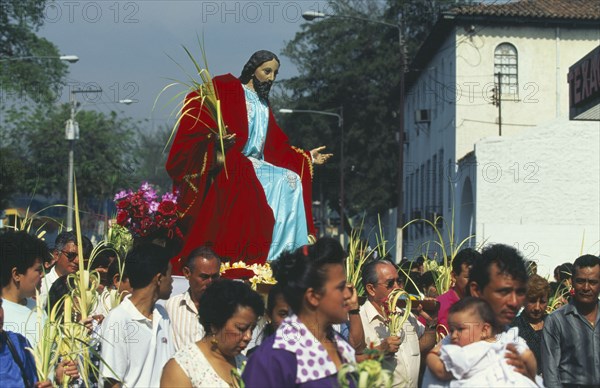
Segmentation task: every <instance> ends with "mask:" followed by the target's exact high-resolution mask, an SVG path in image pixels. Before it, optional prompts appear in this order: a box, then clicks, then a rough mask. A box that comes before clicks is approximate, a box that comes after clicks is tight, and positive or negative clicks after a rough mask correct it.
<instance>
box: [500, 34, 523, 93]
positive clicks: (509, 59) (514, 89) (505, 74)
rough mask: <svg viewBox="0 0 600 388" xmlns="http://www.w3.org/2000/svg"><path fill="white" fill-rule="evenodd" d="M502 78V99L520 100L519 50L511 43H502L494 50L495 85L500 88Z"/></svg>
mask: <svg viewBox="0 0 600 388" xmlns="http://www.w3.org/2000/svg"><path fill="white" fill-rule="evenodd" d="M499 73H500V74H501V76H500V82H501V90H502V98H504V99H510V98H518V96H519V74H518V58H517V49H516V48H515V46H513V45H512V44H510V43H501V44H499V45H498V46H497V47H496V50H494V83H495V85H496V88H497V87H498V74H499Z"/></svg>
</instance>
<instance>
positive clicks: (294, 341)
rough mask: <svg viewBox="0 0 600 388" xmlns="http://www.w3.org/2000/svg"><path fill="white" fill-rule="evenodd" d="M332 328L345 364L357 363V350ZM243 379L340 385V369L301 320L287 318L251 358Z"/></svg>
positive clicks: (281, 384) (249, 384) (260, 382)
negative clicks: (355, 353)
mask: <svg viewBox="0 0 600 388" xmlns="http://www.w3.org/2000/svg"><path fill="white" fill-rule="evenodd" d="M330 330H331V335H328V338H332V340H333V341H334V342H335V344H336V347H337V350H338V354H339V355H340V359H341V360H342V362H343V363H349V362H354V361H355V357H354V349H352V347H351V346H350V344H349V343H348V342H346V340H344V339H343V338H342V336H341V335H340V334H339V333H337V332H335V331H334V330H333V329H330ZM242 379H243V380H244V383H245V385H246V387H247V388H252V387H261V388H262V387H303V388H304V387H307V388H308V387H337V386H338V383H337V368H336V367H335V364H334V363H333V361H332V360H331V358H330V357H329V355H328V354H327V351H326V350H325V348H324V347H323V345H321V343H319V341H317V339H316V338H315V337H314V336H313V335H312V333H311V332H310V331H309V330H308V329H307V328H306V326H305V325H304V324H303V323H302V322H300V321H299V320H298V317H297V316H296V315H291V316H289V317H288V318H286V319H285V320H284V321H283V323H282V324H281V326H280V327H279V329H277V331H276V332H275V334H274V335H273V336H271V337H269V338H267V339H265V341H264V342H263V343H262V344H261V345H260V347H259V348H258V349H257V350H256V351H255V352H254V353H252V356H251V357H250V358H249V359H248V363H247V364H246V367H245V368H244V373H243V374H242Z"/></svg>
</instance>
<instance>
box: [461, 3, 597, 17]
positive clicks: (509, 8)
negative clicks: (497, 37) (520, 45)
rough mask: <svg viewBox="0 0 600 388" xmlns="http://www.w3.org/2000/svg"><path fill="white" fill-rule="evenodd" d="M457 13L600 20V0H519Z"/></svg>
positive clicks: (468, 6) (483, 5)
mask: <svg viewBox="0 0 600 388" xmlns="http://www.w3.org/2000/svg"><path fill="white" fill-rule="evenodd" d="M451 13H453V14H455V15H464V16H467V15H468V16H504V17H521V18H522V17H526V18H546V19H581V20H583V19H585V20H600V0H517V1H511V2H510V3H504V4H477V5H467V6H463V7H458V8H455V9H454V10H452V11H451Z"/></svg>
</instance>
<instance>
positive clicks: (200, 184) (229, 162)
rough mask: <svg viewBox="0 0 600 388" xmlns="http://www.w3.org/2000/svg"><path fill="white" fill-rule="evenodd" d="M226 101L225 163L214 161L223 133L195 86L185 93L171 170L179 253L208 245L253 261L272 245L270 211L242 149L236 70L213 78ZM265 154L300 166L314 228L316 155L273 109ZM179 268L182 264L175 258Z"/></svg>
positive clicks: (242, 109) (244, 136) (244, 127)
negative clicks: (228, 136)
mask: <svg viewBox="0 0 600 388" xmlns="http://www.w3.org/2000/svg"><path fill="white" fill-rule="evenodd" d="M213 84H214V86H215V89H216V91H217V95H218V98H219V99H220V100H221V110H222V115H223V121H224V122H225V125H227V132H228V133H235V134H236V137H235V143H234V144H233V145H232V146H231V147H230V148H229V149H228V150H227V151H226V153H225V161H226V166H227V175H226V174H225V169H224V167H220V168H219V167H218V166H217V165H216V150H217V149H218V147H220V145H219V142H218V136H216V135H215V134H214V133H212V132H211V131H210V130H209V128H217V125H216V123H215V122H214V121H213V120H211V119H210V116H209V115H208V114H207V113H206V112H205V111H203V110H202V109H201V105H200V101H198V99H193V97H195V96H197V94H196V93H195V92H193V93H190V94H189V95H188V96H187V97H186V103H185V105H184V109H183V111H185V112H187V113H186V114H185V115H184V117H183V118H182V119H181V121H180V124H179V128H178V129H177V134H176V135H175V140H174V142H173V146H172V147H171V151H170V153H169V159H168V160H167V165H166V168H167V171H168V173H169V175H170V176H171V178H172V179H173V186H174V188H175V189H177V190H178V191H179V200H178V207H179V211H180V213H181V214H182V216H181V224H182V225H181V228H182V230H183V233H184V245H183V249H182V251H181V253H180V254H179V256H178V257H185V256H186V255H187V254H189V253H190V252H191V251H192V250H193V249H195V248H197V247H199V246H202V245H208V246H211V247H212V249H213V250H214V251H215V253H217V254H218V255H219V256H221V257H226V258H230V259H232V260H233V261H238V260H243V261H245V262H246V263H248V264H253V263H260V264H263V263H264V262H265V261H266V258H267V255H268V253H269V248H270V246H271V238H272V234H273V226H274V223H275V220H274V217H273V211H272V210H271V208H270V207H269V205H268V203H267V199H266V197H265V193H264V190H263V188H262V186H261V184H260V182H259V180H258V178H257V177H256V174H255V172H254V167H253V166H252V163H251V162H250V160H249V159H248V158H246V157H245V156H244V155H243V154H242V150H243V148H244V146H245V144H246V142H247V140H248V113H247V111H246V99H245V95H244V90H243V87H242V84H241V82H240V81H239V80H238V79H237V78H236V77H234V76H233V75H231V74H226V75H221V76H217V77H214V78H213ZM264 159H265V161H267V162H269V163H271V164H273V165H275V166H279V167H283V168H287V169H289V170H291V171H293V172H295V173H297V174H298V175H299V176H300V177H301V179H302V188H303V200H304V208H305V212H306V224H307V227H308V231H309V233H310V234H312V235H314V234H315V227H314V224H313V220H312V206H311V205H312V199H311V196H312V173H313V171H312V168H313V167H312V162H311V156H310V153H309V152H308V151H304V150H300V149H298V148H295V147H292V146H290V144H289V142H288V137H287V136H286V135H285V134H284V133H283V131H282V130H281V128H279V126H278V125H277V123H276V122H275V118H274V117H273V112H272V111H270V110H269V127H268V132H267V139H266V142H265V148H264ZM173 269H174V273H180V272H181V268H180V263H179V261H178V260H175V261H174V262H173Z"/></svg>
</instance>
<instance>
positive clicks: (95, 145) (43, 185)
mask: <svg viewBox="0 0 600 388" xmlns="http://www.w3.org/2000/svg"><path fill="white" fill-rule="evenodd" d="M19 113H20V114H19ZM9 116H10V117H9V120H10V121H9V124H5V125H4V126H3V128H2V130H3V131H5V130H6V131H9V132H10V133H11V136H10V141H11V147H13V148H14V149H15V150H17V152H18V154H19V158H20V159H21V160H22V161H23V162H24V165H25V167H26V171H25V174H24V175H23V176H21V177H20V179H19V181H18V182H17V188H18V189H19V191H20V192H22V193H33V192H35V193H37V194H42V195H48V196H50V195H59V196H60V197H62V198H64V197H65V195H66V187H67V176H68V162H69V149H70V145H69V142H68V141H67V140H65V136H64V134H65V122H66V120H67V119H68V118H69V117H70V107H69V105H68V104H64V105H61V106H54V107H47V106H38V107H36V108H35V109H34V110H33V111H28V110H26V109H23V110H21V111H19V110H11V114H10V115H9ZM77 121H78V123H79V130H80V134H79V140H76V141H75V142H74V155H75V156H74V161H75V175H76V176H77V180H78V193H79V196H80V197H81V198H82V201H86V202H87V201H90V200H103V199H105V198H107V197H109V198H111V197H112V195H113V194H114V193H115V192H116V190H117V189H118V188H119V187H124V186H128V185H129V184H130V182H131V181H132V179H133V178H134V175H133V169H132V167H131V165H132V163H131V161H130V158H129V156H128V155H129V152H130V150H131V148H132V145H133V133H134V130H135V128H136V124H135V123H133V122H131V121H130V120H129V119H123V118H119V117H118V116H117V114H116V113H115V112H110V113H109V114H104V113H100V112H96V111H81V112H79V113H78V114H77ZM65 202H66V201H65Z"/></svg>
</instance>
